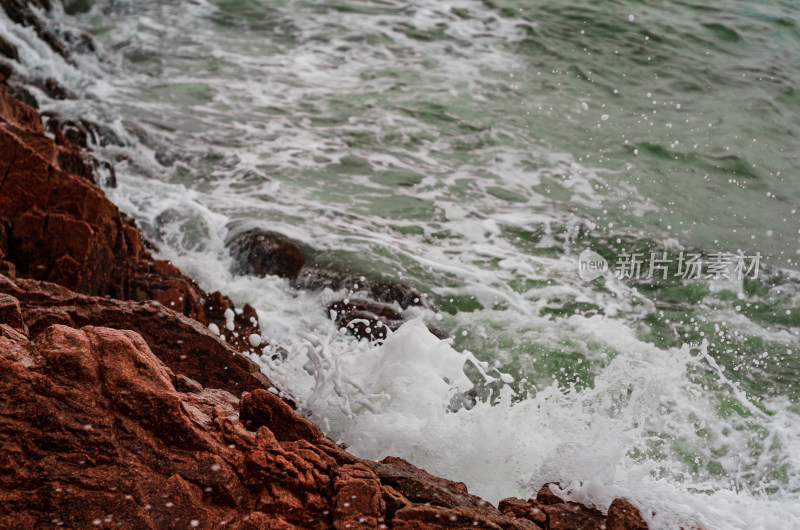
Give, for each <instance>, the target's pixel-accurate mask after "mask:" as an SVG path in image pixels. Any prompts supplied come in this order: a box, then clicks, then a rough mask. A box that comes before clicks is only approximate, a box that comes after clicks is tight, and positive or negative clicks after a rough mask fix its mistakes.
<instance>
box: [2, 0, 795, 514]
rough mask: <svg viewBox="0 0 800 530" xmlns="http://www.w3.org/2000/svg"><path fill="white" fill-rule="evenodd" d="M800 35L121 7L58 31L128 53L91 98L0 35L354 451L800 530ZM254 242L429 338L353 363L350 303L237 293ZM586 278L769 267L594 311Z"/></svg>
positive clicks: (628, 24)
mask: <svg viewBox="0 0 800 530" xmlns="http://www.w3.org/2000/svg"><path fill="white" fill-rule="evenodd" d="M798 22H800V8H798V7H797V6H796V5H794V4H793V3H792V2H776V1H770V2H745V1H723V2H717V3H715V4H714V6H713V7H709V6H707V5H705V4H703V3H700V2H686V1H681V2H660V3H652V4H650V3H641V2H633V1H614V2H603V3H597V2H589V1H580V2H571V3H568V4H567V3H563V2H555V1H540V2H536V3H535V4H534V5H530V3H527V2H520V1H519V0H516V1H505V0H492V1H487V2H483V3H481V2H478V1H476V0H459V1H455V2H447V3H442V2H433V1H431V0H416V1H412V2H393V1H381V2H379V1H365V2H350V1H345V2H336V1H321V2H315V1H300V0H298V1H283V2H263V1H257V0H238V1H228V2H223V1H217V2H207V1H185V0H184V1H174V2H166V1H162V2H158V1H150V0H148V1H140V2H136V3H131V2H120V1H101V2H97V3H95V4H94V5H93V6H92V7H91V10H90V11H88V12H83V13H75V14H71V15H67V14H65V13H57V14H56V15H54V23H56V24H61V25H65V26H78V27H82V28H85V29H88V30H90V31H91V32H92V33H94V35H95V36H96V38H97V40H98V42H99V44H100V50H99V53H98V57H94V56H80V57H79V58H78V60H77V62H78V67H77V68H76V67H73V66H70V65H67V64H65V63H64V62H63V61H61V60H60V58H58V57H57V56H54V55H53V54H52V53H51V52H50V51H49V50H48V49H47V47H46V46H45V45H44V44H42V43H41V42H39V41H38V40H37V39H36V38H35V36H34V35H33V33H32V32H31V31H29V30H25V29H21V28H18V27H12V26H11V25H10V23H9V22H8V20H7V19H6V18H5V17H4V15H0V28H2V29H3V33H4V35H6V34H8V35H9V40H12V41H13V42H15V43H16V44H17V45H18V47H19V48H20V52H21V55H22V61H23V63H24V66H23V69H25V70H27V72H28V73H30V74H35V75H51V76H54V77H56V78H58V79H59V80H60V81H62V82H63V83H64V84H65V85H66V86H67V87H68V88H69V89H70V90H72V91H73V92H75V93H76V94H77V95H78V96H79V97H78V99H76V100H68V101H49V100H47V99H46V97H43V96H42V95H41V94H37V95H39V96H40V97H41V99H42V101H43V107H44V108H45V109H53V110H57V111H58V112H61V113H65V114H68V115H70V114H72V115H76V116H83V117H85V118H88V119H91V120H93V121H96V122H99V123H103V124H106V125H108V126H109V127H111V128H112V129H113V130H114V131H115V133H116V135H117V136H118V137H119V138H120V139H121V140H122V143H123V144H124V145H122V146H114V145H110V146H105V147H100V146H98V147H97V150H98V152H99V153H100V155H101V156H104V157H106V158H108V159H110V160H114V161H115V165H116V168H117V174H118V180H119V186H118V187H117V188H113V189H108V190H107V192H108V194H109V196H110V197H111V198H112V200H114V201H115V203H116V204H118V205H119V206H120V207H121V208H122V209H123V210H124V211H126V212H127V213H129V214H131V215H133V216H134V217H136V218H137V220H138V221H139V223H140V226H142V227H143V228H144V229H145V231H146V232H147V233H148V234H149V236H150V237H151V238H152V239H153V240H154V241H155V242H156V244H157V245H158V246H159V256H160V257H163V258H167V259H171V260H173V262H174V263H175V264H176V265H178V266H179V267H181V268H182V269H183V270H184V271H185V272H186V273H188V274H189V275H191V276H193V277H194V278H196V279H197V280H198V281H199V282H200V284H201V285H202V286H203V287H204V288H206V289H214V290H216V289H219V290H222V291H224V292H226V293H227V294H229V295H231V296H232V297H233V298H234V299H235V300H236V301H237V303H244V302H249V303H251V304H253V305H254V306H255V307H257V308H258V310H259V320H260V323H261V325H262V329H263V330H264V332H265V338H266V339H267V340H268V341H270V343H271V346H270V347H268V348H267V349H266V351H264V352H263V355H258V356H256V355H254V358H255V359H256V360H257V361H258V362H260V363H261V364H262V366H263V367H264V370H265V372H266V373H267V374H268V375H269V376H270V377H271V378H272V380H273V381H274V382H275V384H276V385H277V386H279V387H280V390H281V391H283V392H285V393H287V394H289V395H291V396H292V397H293V398H294V399H295V401H296V402H298V403H300V404H301V405H302V406H303V408H304V410H305V413H306V414H308V415H309V417H310V418H311V419H313V420H314V421H315V422H317V423H318V424H320V425H321V426H322V427H323V428H324V429H325V431H326V432H327V433H328V434H329V435H330V436H331V437H333V438H334V439H335V440H337V441H341V442H342V443H344V444H346V445H347V446H348V447H349V449H350V450H351V451H353V452H354V453H355V454H358V455H360V456H363V457H365V458H382V457H384V456H386V455H390V454H391V455H396V456H401V457H404V458H407V459H409V460H411V461H412V462H414V463H415V464H417V465H419V466H421V467H423V468H426V469H427V470H428V471H431V472H433V473H437V474H440V475H443V476H446V477H448V478H452V479H454V480H462V481H464V482H466V483H467V484H468V486H469V488H470V491H472V492H474V493H477V494H479V495H482V496H484V497H486V498H487V499H489V500H491V501H493V502H496V501H497V500H499V499H501V498H503V497H504V496H509V495H517V496H526V495H530V494H531V493H532V492H534V491H535V489H536V488H537V487H538V486H539V485H541V483H543V482H544V481H549V480H556V481H562V482H563V483H565V484H571V486H572V488H573V494H572V495H573V497H574V498H575V499H576V500H580V501H583V502H588V503H594V504H596V505H597V506H599V507H601V508H605V507H606V506H607V505H608V503H609V502H610V501H611V499H612V498H613V497H616V496H624V497H627V498H629V499H631V500H632V501H633V502H634V503H635V504H637V505H638V506H642V507H646V508H648V509H652V510H654V511H655V515H654V516H652V521H651V522H652V523H653V528H669V527H674V528H677V527H678V526H680V525H681V524H684V525H685V524H691V523H694V522H698V523H701V524H703V525H705V526H706V527H708V528H767V529H784V528H793V527H800V508H798V506H799V505H800V502H798V501H799V500H800V443H799V442H798V439H800V438H798V436H799V435H800V427H798V425H800V422H798V419H800V418H799V417H798V400H799V399H800V394H799V393H798V391H799V390H800V372H798V365H799V364H800V363H799V362H798V361H797V349H798V334H800V308H798V296H799V295H798V293H799V292H800V291H798V286H799V285H800V274H798V272H796V271H798V270H800V266H798V262H797V260H798V248H799V247H800V244H799V243H800V240H799V239H798V238H799V237H800V235H799V234H800V222H799V221H798V215H797V211H796V207H797V204H798V202H799V201H798V199H800V180H798V179H797V175H796V173H797V171H798V167H800V164H798V158H797V154H796V153H797V151H796V144H797V139H798V137H800V112H798V111H800V96H798V92H797V90H798V87H799V86H800V79H798V76H799V75H800V74H799V73H798V71H797V68H796V65H797V64H800V30H799V29H798ZM242 225H256V226H262V227H264V228H267V229H269V230H273V231H277V232H280V233H283V234H285V235H287V236H289V237H291V238H293V239H295V240H297V241H299V242H301V244H302V245H303V246H304V250H305V251H306V254H307V255H308V257H309V260H310V261H311V262H312V263H313V264H316V265H318V266H320V267H325V268H331V269H334V270H339V271H344V272H349V273H351V274H355V275H356V276H365V277H369V278H384V279H390V280H395V281H401V282H404V283H406V284H408V285H410V286H412V287H414V288H415V289H417V290H418V291H419V292H421V293H422V294H423V295H424V297H425V302H426V308H420V309H416V310H414V311H415V312H414V314H415V315H416V316H417V317H418V318H419V320H415V321H412V322H410V323H409V324H407V325H406V326H404V327H403V328H401V330H400V331H398V332H397V333H396V334H394V335H392V336H391V337H390V339H389V340H388V341H387V342H386V344H384V345H382V346H380V345H368V344H365V343H357V342H355V341H353V340H352V339H351V338H349V337H347V336H342V335H341V334H340V333H339V332H338V330H337V329H335V326H334V325H333V323H331V322H330V321H329V320H328V318H327V315H326V311H325V307H326V305H327V302H329V301H331V300H334V299H336V298H337V297H341V296H343V295H346V294H347V293H334V292H331V291H326V292H323V293H320V294H310V293H302V292H296V291H293V290H292V289H291V288H289V286H288V285H287V284H286V282H284V281H283V280H280V279H277V278H263V279H262V278H253V277H242V276H235V275H233V274H232V273H231V272H230V265H231V262H230V258H229V257H228V255H227V251H226V250H225V247H224V241H225V238H226V236H227V234H228V232H229V230H230V229H231V228H236V227H240V226H242ZM586 248H591V249H593V250H595V251H597V252H599V253H600V254H601V255H603V256H604V257H605V258H606V259H608V260H609V262H610V265H611V267H612V268H614V267H615V265H616V263H615V262H616V260H617V259H618V258H619V257H620V256H621V255H622V254H623V252H624V251H627V252H629V253H630V252H633V251H639V252H642V253H643V254H644V255H645V257H648V256H649V255H650V253H651V252H658V253H659V255H660V254H661V252H663V251H666V252H668V255H669V257H670V258H671V259H672V260H675V259H676V258H677V256H678V255H679V254H680V252H685V253H687V254H688V253H689V252H695V251H696V252H701V253H704V257H705V258H709V257H710V254H713V253H715V252H732V253H736V252H737V251H739V250H741V251H742V252H744V253H745V255H748V256H752V255H755V254H756V253H760V254H761V260H760V269H759V276H758V278H752V274H751V275H750V277H748V278H746V279H744V280H741V279H737V278H736V277H735V275H734V277H733V278H732V279H730V280H725V279H724V278H723V279H719V280H714V279H708V278H701V279H697V280H685V279H681V278H675V277H674V274H675V272H676V270H675V267H676V264H675V262H674V261H673V263H672V264H671V267H672V268H670V269H669V271H668V272H669V276H670V277H669V279H667V280H661V281H656V282H649V281H635V280H634V279H630V278H623V279H620V278H616V277H614V275H613V274H611V272H610V271H609V272H607V273H606V274H605V275H604V276H603V277H601V278H598V279H595V280H593V281H584V280H582V279H581V277H580V276H579V274H578V255H579V254H580V253H581V252H582V251H583V250H584V249H586ZM422 322H427V323H429V324H432V325H435V326H436V327H438V328H440V329H441V330H443V331H444V332H446V333H447V334H448V335H450V336H451V337H452V338H451V339H450V341H449V342H447V343H444V342H440V341H439V340H438V339H436V338H435V337H434V336H433V335H431V334H430V333H429V332H428V331H427V330H426V328H425V326H424V325H423V324H422ZM279 348H280V349H283V350H285V351H287V352H288V356H287V357H286V359H285V360H283V361H275V360H273V355H272V353H273V352H274V351H277V350H278V349H279ZM465 352H467V353H465ZM481 371H483V372H484V375H481ZM503 379H505V380H506V381H511V380H512V379H513V382H510V383H504V382H503ZM473 384H477V387H478V395H479V397H480V398H481V399H480V400H479V402H478V404H477V405H476V406H475V407H473V408H471V409H469V410H466V409H464V408H462V409H460V410H458V411H457V412H449V411H448V410H451V409H452V407H450V405H451V402H452V401H453V399H454V397H455V398H456V399H457V396H458V393H459V392H463V391H465V390H469V388H470V387H471V386H472V385H473ZM648 514H649V511H648Z"/></svg>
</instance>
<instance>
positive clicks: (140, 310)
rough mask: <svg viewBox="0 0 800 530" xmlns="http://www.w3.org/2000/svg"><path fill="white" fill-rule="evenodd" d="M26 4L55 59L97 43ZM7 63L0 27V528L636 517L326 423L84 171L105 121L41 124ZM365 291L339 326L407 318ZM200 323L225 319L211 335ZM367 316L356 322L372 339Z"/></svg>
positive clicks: (296, 267) (30, 22)
mask: <svg viewBox="0 0 800 530" xmlns="http://www.w3.org/2000/svg"><path fill="white" fill-rule="evenodd" d="M32 4H33V5H34V6H35V7H37V8H38V9H47V8H49V4H47V3H43V2H25V1H22V0H2V2H0V5H2V7H3V9H4V10H5V11H6V13H7V14H8V16H9V18H11V19H12V20H14V21H15V22H16V23H18V24H24V25H27V26H31V27H33V28H34V30H35V31H36V32H37V34H38V35H39V36H40V38H42V40H44V41H45V42H47V43H48V44H49V45H50V46H51V47H53V49H54V50H56V51H57V52H58V53H60V54H62V55H64V56H65V58H66V57H68V56H69V54H70V53H71V51H70V49H71V47H75V46H81V47H84V48H89V49H91V46H92V44H91V39H90V38H89V37H87V36H83V35H77V36H76V35H58V34H55V33H54V32H53V31H52V30H50V29H49V28H48V27H47V25H46V24H45V23H44V22H43V21H42V20H41V19H40V18H38V16H37V15H36V12H35V11H34V10H32V9H30V5H32ZM3 56H4V57H3ZM17 60H18V57H17V54H16V50H15V49H14V47H13V45H12V44H10V43H9V42H7V41H6V40H5V39H3V38H2V35H0V374H2V375H1V376H0V469H2V473H0V527H3V528H50V527H65V528H85V527H90V526H101V527H111V526H115V527H123V528H192V527H197V528H217V527H230V528H331V527H333V528H379V527H392V528H433V527H437V528H475V527H478V528H520V529H523V528H529V529H537V528H545V529H547V528H549V529H554V530H555V529H575V530H580V529H600V528H606V529H616V530H619V529H642V528H647V525H646V524H645V522H644V520H643V519H642V517H641V515H640V513H639V511H638V510H637V509H636V508H635V507H633V506H632V505H630V504H629V503H628V502H627V501H625V500H623V499H618V500H616V501H614V503H612V505H611V506H610V507H607V510H606V513H605V514H604V513H603V512H601V511H599V510H597V509H595V508H593V507H587V506H582V505H579V504H575V503H571V502H565V501H563V500H562V498H561V496H559V495H562V496H563V493H565V492H563V491H562V490H561V489H560V488H558V486H557V485H552V486H551V485H547V484H546V485H544V486H543V488H542V490H541V491H540V492H539V494H538V495H537V497H536V498H534V499H528V500H524V499H505V500H503V501H501V502H500V504H499V506H498V507H494V506H492V505H491V504H489V503H487V502H485V501H483V500H481V499H479V498H478V497H476V496H474V495H471V494H469V493H468V491H467V488H466V486H465V485H464V484H462V483H457V482H452V481H448V480H445V479H441V478H437V477H434V476H432V475H429V474H428V473H426V472H425V471H423V470H420V469H418V468H416V467H414V466H413V465H411V464H409V463H408V462H405V461H403V460H401V459H398V458H392V457H389V458H386V459H385V460H383V461H381V462H373V461H366V460H362V459H359V458H356V457H355V456H353V455H350V454H348V453H347V452H346V451H345V450H343V449H342V448H340V447H338V446H337V445H336V444H334V443H333V442H332V441H330V440H329V439H327V438H325V437H324V436H323V435H322V433H321V431H320V430H319V429H318V428H317V427H316V426H315V425H313V424H311V423H309V422H308V421H307V420H305V419H304V418H302V417H301V416H299V415H298V414H296V413H295V412H294V410H293V409H292V407H291V406H290V404H288V403H287V402H285V401H283V400H282V399H280V398H279V397H278V396H277V395H275V393H274V388H272V385H271V383H270V381H269V380H268V379H267V377H266V376H265V375H264V374H262V373H261V372H260V370H259V368H258V366H256V365H255V364H254V363H253V362H251V361H250V360H249V359H248V358H247V357H246V356H244V355H242V354H241V352H244V351H248V350H249V349H250V348H252V345H251V344H250V343H249V341H248V340H247V337H249V336H250V335H251V334H253V333H258V323H257V320H256V319H255V318H254V316H255V311H254V310H253V308H251V307H249V306H245V307H243V308H241V310H239V311H233V310H234V309H235V308H234V307H233V303H232V302H231V300H230V299H229V298H227V297H225V296H224V295H223V294H221V293H206V292H204V291H203V290H202V289H200V287H199V286H198V285H197V284H196V283H195V282H194V281H192V280H191V279H190V278H188V277H186V276H185V275H183V274H182V273H181V272H180V271H179V270H178V269H177V268H175V267H174V266H173V265H171V264H170V263H168V262H165V261H161V260H157V259H154V257H153V256H152V254H151V252H150V250H148V244H147V243H146V241H145V240H144V239H143V237H142V235H141V234H140V232H139V230H138V229H137V227H136V225H135V223H134V222H133V221H132V220H130V219H127V218H126V217H125V216H124V215H123V214H122V213H121V212H120V211H119V209H118V208H117V207H116V206H115V205H113V204H112V203H111V202H110V201H109V200H108V199H107V198H106V196H105V194H104V193H103V191H102V189H101V188H100V187H99V186H98V185H97V181H99V180H101V179H104V178H113V167H109V166H108V165H107V164H106V163H105V162H101V161H98V160H96V159H95V158H94V157H93V156H92V154H91V152H90V151H89V150H87V145H89V144H90V143H92V142H90V141H89V139H87V137H90V136H92V135H95V136H97V135H100V134H101V132H99V131H98V130H97V129H96V128H93V126H92V124H87V123H82V122H76V121H70V120H66V119H60V118H59V117H57V116H52V115H49V116H45V120H44V121H43V116H42V115H40V113H39V112H38V111H37V109H36V108H35V105H36V100H35V98H34V96H32V95H31V93H30V92H29V91H27V90H26V85H28V86H37V87H39V88H40V89H42V90H49V91H50V92H52V93H55V94H58V95H63V96H64V97H68V94H67V93H66V91H64V90H63V89H60V87H59V85H58V82H57V81H56V80H52V79H46V80H31V79H21V78H18V77H16V76H15V74H14V71H15V69H14V64H15V61H17ZM42 87H44V88H42ZM95 143H96V142H95ZM254 244H257V245H261V246H260V247H259V248H260V249H261V250H263V249H264V248H267V250H269V249H274V248H277V249H279V251H280V252H279V253H278V254H277V256H278V257H279V258H280V259H274V258H275V256H276V254H274V253H272V254H270V252H266V254H264V253H263V252H262V253H261V254H259V252H261V250H259V252H254V251H253V245H254ZM243 247H244V248H247V249H248V250H247V252H246V253H245V254H246V256H248V257H249V258H252V257H253V256H256V257H258V256H259V255H261V258H259V259H261V260H262V261H263V259H269V260H272V261H271V262H270V263H268V264H264V263H262V262H259V263H255V264H253V263H246V265H247V267H246V268H245V270H246V271H247V272H250V273H260V272H262V271H263V273H264V274H266V273H270V274H276V273H277V274H282V271H283V270H286V271H288V272H286V273H285V275H286V276H287V277H290V278H292V281H293V282H295V284H296V285H297V286H298V288H314V287H315V286H317V285H318V284H319V283H320V282H328V283H331V282H333V283H336V284H346V283H347V281H348V280H347V279H346V278H342V277H336V278H331V277H330V276H329V275H326V273H321V272H319V271H314V270H308V269H303V268H302V255H298V252H299V251H298V250H297V249H296V248H294V247H292V246H291V245H290V244H288V243H286V242H278V243H274V242H271V240H269V238H266V239H265V238H264V236H263V235H257V236H256V238H255V239H254V240H251V241H248V242H246V243H241V242H240V243H239V244H238V248H243ZM264 256H266V258H264ZM368 294H369V297H370V299H369V300H366V301H360V302H359V301H348V302H347V303H346V304H345V305H343V306H341V307H337V308H338V309H339V310H340V311H339V313H340V317H339V320H337V322H339V323H340V324H341V325H345V326H346V325H348V323H349V320H352V319H353V318H356V319H357V320H358V321H359V322H363V321H364V320H365V319H366V320H369V321H370V322H372V321H375V322H377V321H378V320H380V321H381V322H382V323H385V324H386V325H387V326H396V325H399V322H400V321H401V320H402V315H400V314H398V313H396V312H394V311H393V310H390V309H389V308H388V306H384V305H382V304H385V303H387V302H398V303H399V304H400V305H403V303H405V305H409V304H413V303H419V300H418V299H417V298H416V297H414V296H413V293H410V292H409V291H408V290H405V289H403V288H402V287H401V286H392V285H385V284H375V285H371V286H369V288H368ZM345 306H347V307H345ZM403 307H405V306H403ZM231 314H233V315H235V316H234V317H233V323H232V324H233V325H232V326H231V325H230V324H231ZM209 325H215V326H217V327H218V328H220V329H222V328H223V327H225V326H226V325H228V329H229V330H230V328H231V327H233V328H234V329H233V330H231V333H229V334H228V340H226V341H223V340H220V338H219V336H218V335H217V334H214V333H212V332H211V331H209ZM212 327H213V326H212ZM379 327H380V326H377V327H376V326H374V325H367V326H361V327H358V326H351V330H352V331H353V333H354V334H357V335H362V336H370V337H372V338H379V335H375V331H374V330H375V329H377V328H379ZM604 508H606V507H604Z"/></svg>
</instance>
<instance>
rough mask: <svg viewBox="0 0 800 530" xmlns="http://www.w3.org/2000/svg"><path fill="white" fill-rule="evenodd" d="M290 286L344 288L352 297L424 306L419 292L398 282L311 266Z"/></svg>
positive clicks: (402, 307)
mask: <svg viewBox="0 0 800 530" xmlns="http://www.w3.org/2000/svg"><path fill="white" fill-rule="evenodd" d="M292 286H294V287H295V288H297V289H303V290H307V291H322V290H324V289H331V290H332V291H340V290H346V291H348V293H349V294H351V295H353V296H355V297H361V298H368V299H371V300H375V301H376V302H381V303H384V304H394V303H397V304H398V305H399V306H400V308H401V309H407V308H408V307H410V306H419V305H423V300H424V297H423V296H422V295H420V294H419V293H417V292H416V291H414V290H413V289H411V288H410V287H408V286H406V285H403V284H400V283H393V282H387V281H384V280H373V279H370V278H366V277H364V276H361V277H357V276H354V275H350V274H343V273H338V272H333V271H326V270H320V269H313V268H306V269H303V270H302V271H301V272H300V274H299V275H298V276H297V278H295V279H294V280H293V281H292Z"/></svg>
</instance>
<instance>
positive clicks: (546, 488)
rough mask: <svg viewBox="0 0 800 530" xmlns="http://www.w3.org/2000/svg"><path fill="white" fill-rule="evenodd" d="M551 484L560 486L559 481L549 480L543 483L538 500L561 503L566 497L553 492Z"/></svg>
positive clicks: (544, 502)
mask: <svg viewBox="0 0 800 530" xmlns="http://www.w3.org/2000/svg"><path fill="white" fill-rule="evenodd" d="M550 485H554V486H556V487H558V483H557V482H548V483H547V484H544V485H542V487H541V488H539V492H538V493H537V494H536V500H537V501H538V502H539V503H541V504H561V503H562V502H564V499H562V498H561V497H559V496H558V495H556V494H555V493H553V490H552V489H551V488H550Z"/></svg>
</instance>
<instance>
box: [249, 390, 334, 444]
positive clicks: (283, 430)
mask: <svg viewBox="0 0 800 530" xmlns="http://www.w3.org/2000/svg"><path fill="white" fill-rule="evenodd" d="M239 419H241V420H242V422H243V423H244V424H245V425H246V426H247V428H248V429H250V430H251V431H257V430H258V429H259V428H260V427H265V426H266V427H269V429H270V430H271V431H272V433H273V434H274V435H275V438H277V439H278V440H279V441H281V442H291V441H295V440H316V439H318V438H322V431H320V430H319V427H317V426H316V425H314V424H313V423H311V422H309V421H306V420H304V419H303V418H300V417H298V416H297V414H295V412H294V410H292V408H291V407H290V406H289V405H288V404H287V403H286V402H285V401H284V400H282V399H281V398H279V397H278V396H276V395H275V394H273V393H272V392H269V391H267V390H263V389H260V388H257V389H255V390H253V391H252V392H245V393H244V394H242V396H241V401H240V402H239Z"/></svg>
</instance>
